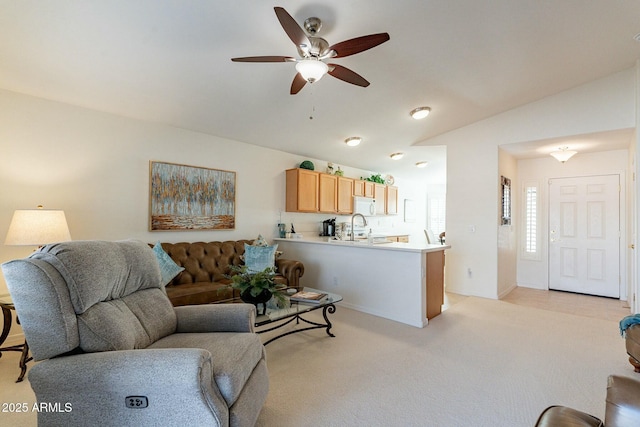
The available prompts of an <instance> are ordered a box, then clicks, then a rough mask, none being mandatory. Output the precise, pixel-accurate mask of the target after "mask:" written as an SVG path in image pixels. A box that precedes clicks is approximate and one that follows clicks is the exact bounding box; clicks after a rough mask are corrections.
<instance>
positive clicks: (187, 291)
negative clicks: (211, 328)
mask: <svg viewBox="0 0 640 427" xmlns="http://www.w3.org/2000/svg"><path fill="white" fill-rule="evenodd" d="M229 283H231V281H230V280H226V279H225V280H224V281H220V282H195V283H184V284H182V285H169V286H167V288H166V289H167V296H168V297H169V299H170V300H171V303H172V304H173V305H174V306H179V305H192V304H210V303H212V302H218V301H224V300H228V299H231V298H233V296H234V292H233V289H232V288H230V287H229V286H228V284H229Z"/></svg>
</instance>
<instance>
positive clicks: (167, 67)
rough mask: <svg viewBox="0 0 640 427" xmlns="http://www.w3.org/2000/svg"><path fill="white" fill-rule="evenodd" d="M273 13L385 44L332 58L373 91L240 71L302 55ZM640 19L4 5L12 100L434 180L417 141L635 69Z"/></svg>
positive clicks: (531, 11)
mask: <svg viewBox="0 0 640 427" xmlns="http://www.w3.org/2000/svg"><path fill="white" fill-rule="evenodd" d="M274 6H282V7H284V8H285V9H286V10H287V11H288V12H289V13H290V14H291V15H292V16H293V17H294V18H295V20H296V21H297V22H298V23H300V24H301V25H302V23H303V22H304V20H305V19H306V18H309V17H312V16H315V17H319V18H320V19H321V20H322V22H323V27H322V29H321V32H320V33H319V35H320V36H321V37H324V38H325V39H327V40H328V42H329V44H334V43H337V42H339V41H343V40H347V39H351V38H354V37H358V36H362V35H366V34H372V33H381V32H387V33H389V35H390V40H389V41H388V42H386V43H384V44H382V45H380V46H377V47H375V48H373V49H371V50H367V51H365V52H362V53H359V54H357V55H353V56H349V57H345V58H338V59H334V60H333V61H332V62H335V63H338V64H340V65H343V66H345V67H348V68H350V69H351V70H353V71H355V72H357V73H358V74H360V75H362V76H363V77H364V78H366V79H367V80H368V81H369V82H370V83H371V84H370V86H369V87H367V88H362V87H359V86H354V85H351V84H347V83H344V82H342V81H340V80H338V79H334V78H332V77H331V76H325V77H324V78H322V79H321V80H320V81H318V82H316V83H314V84H312V85H306V86H305V87H304V88H303V90H302V91H301V92H300V93H299V94H297V95H290V94H289V88H290V86H291V82H292V80H293V77H294V75H295V74H296V71H295V66H294V64H293V63H290V62H289V63H286V62H283V63H266V64H265V63H259V64H254V63H237V62H231V60H230V59H231V58H232V57H239V56H254V55H284V56H294V57H297V56H298V55H297V50H296V47H295V46H294V45H293V43H292V42H291V40H290V39H289V37H287V35H286V33H285V32H284V31H283V29H282V27H281V25H280V23H279V22H278V20H277V18H276V15H275V13H274V9H273V7H274ZM638 17H640V1H638V0H600V1H584V0H493V1H491V2H480V1H477V0H447V1H434V0H432V1H425V0H399V1H389V0H366V1H365V0H358V1H352V0H350V1H342V0H324V1H322V2H299V1H282V2H279V3H278V4H268V3H265V2H263V1H260V2H257V1H255V0H252V1H250V0H234V1H220V0H206V1H205V0H194V1H188V2H182V1H174V2H158V1H157V0H137V1H133V2H132V1H129V0H108V1H107V0H104V1H97V0H94V1H75V2H74V1H68V0H48V1H39V0H21V1H15V0H1V1H0V88H2V89H7V90H11V91H16V92H20V93H25V94H29V95H34V96H38V97H42V98H46V99H51V100H56V101H61V102H65V103H70V104H75V105H79V106H82V107H87V108H91V109H95V110H100V111H106V112H110V113H115V114H119V115H122V116H127V117H133V118H137V119H142V120H148V121H152V122H159V123H165V124H169V125H173V126H177V127H181V128H186V129H191V130H194V131H199V132H204V133H207V134H212V135H217V136H220V137H224V138H229V139H232V140H236V141H241V142H246V143H250V144H255V145H260V146H265V147H271V148H274V149H278V150H284V151H287V152H291V153H296V154H299V155H301V156H308V157H311V158H318V159H321V160H327V161H333V162H335V163H337V164H343V165H349V166H353V167H358V168H362V169H366V170H371V171H372V172H376V173H378V172H379V173H403V170H404V171H408V170H409V169H412V170H413V169H415V168H413V164H414V163H415V162H417V161H428V162H430V164H429V166H428V167H427V168H425V169H424V171H423V172H422V173H424V174H425V176H428V174H430V173H437V171H439V170H442V169H441V168H442V167H443V165H444V161H443V159H442V157H443V154H444V150H443V148H442V147H429V146H421V145H418V144H419V143H421V142H424V141H427V140H429V139H430V138H432V137H434V136H437V135H440V134H443V133H446V132H448V131H451V130H453V129H456V128H459V127H462V126H465V125H468V124H471V123H474V122H476V121H478V120H481V119H484V118H487V117H490V116H492V115H495V114H498V113H500V112H503V111H506V110H509V109H512V108H514V107H517V106H520V105H523V104H526V103H529V102H532V101H535V100H538V99H541V98H544V97H546V96H549V95H552V94H554V93H558V92H560V91H563V90H566V89H569V88H572V87H575V86H578V85H581V84H584V83H586V82H589V81H592V80H595V79H597V78H600V77H604V76H607V75H609V74H612V73H614V72H617V71H621V70H624V69H627V68H629V67H632V66H633V65H634V63H635V61H636V60H637V59H638V58H639V57H640V42H638V41H636V40H634V36H635V35H636V34H637V33H639V32H640V21H639V20H638ZM423 105H426V106H429V107H431V108H432V113H431V115H430V116H429V117H428V118H427V119H424V120H421V121H415V120H413V119H411V118H410V117H409V114H408V113H409V111H410V110H411V109H413V108H415V107H418V106H423ZM355 135H358V136H361V137H362V138H363V139H364V141H363V143H362V144H361V145H360V146H358V147H355V148H350V147H347V146H346V144H344V142H343V141H344V139H345V138H347V137H350V136H355ZM522 150H524V152H523V153H522V154H521V155H522V156H527V155H531V150H528V151H527V149H526V147H524V148H523V149H522ZM396 151H402V152H405V153H407V155H406V156H405V159H403V160H402V161H400V162H393V161H392V160H390V159H389V154H391V153H392V152H396ZM527 153H528V154H527ZM292 166H294V165H292Z"/></svg>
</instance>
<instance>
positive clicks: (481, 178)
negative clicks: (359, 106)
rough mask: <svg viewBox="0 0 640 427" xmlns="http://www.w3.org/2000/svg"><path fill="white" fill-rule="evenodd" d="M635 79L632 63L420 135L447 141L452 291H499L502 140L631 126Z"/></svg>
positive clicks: (489, 295)
mask: <svg viewBox="0 0 640 427" xmlns="http://www.w3.org/2000/svg"><path fill="white" fill-rule="evenodd" d="M635 82H636V73H635V69H633V68H632V69H629V70H625V71H622V72H619V73H616V74H613V75H611V76H607V77H604V78H602V79H599V80H596V81H593V82H591V83H588V84H585V85H582V86H578V87H576V88H574V89H571V90H568V91H565V92H561V93H559V94H556V95H554V96H550V97H548V98H544V99H541V100H539V101H537V102H533V103H531V104H527V105H524V106H522V107H519V108H516V109H513V110H510V111H507V112H505V113H502V114H499V115H496V116H493V117H491V118H489V119H486V120H483V121H481V122H477V123H474V124H472V125H469V126H466V127H463V128H460V129H456V130H454V131H452V132H449V133H446V134H443V135H440V136H438V137H435V138H432V139H430V140H428V141H424V142H422V144H424V145H446V146H447V244H450V245H451V246H452V248H451V250H449V251H448V252H447V262H446V267H445V268H446V275H447V289H448V290H449V291H453V292H459V293H462V294H467V295H478V296H483V297H487V298H497V297H498V278H497V271H496V266H497V258H498V256H497V252H498V249H497V248H498V243H497V235H498V230H497V227H498V224H497V221H496V217H497V215H498V212H497V206H498V204H497V203H496V171H498V170H499V167H498V153H497V151H498V148H497V147H498V146H500V145H502V144H510V143H515V142H524V141H537V140H542V139H547V138H556V137H560V136H570V135H571V136H573V135H581V134H586V133H591V132H602V131H608V130H615V129H629V128H634V127H636V95H635ZM472 230H475V231H472ZM469 269H471V274H469Z"/></svg>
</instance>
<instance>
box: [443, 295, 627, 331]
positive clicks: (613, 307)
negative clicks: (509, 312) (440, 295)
mask: <svg viewBox="0 0 640 427" xmlns="http://www.w3.org/2000/svg"><path fill="white" fill-rule="evenodd" d="M465 298H466V297H465V296H463V295H458V294H454V293H451V292H446V293H445V303H444V305H443V307H442V308H443V309H444V310H446V309H447V308H448V307H450V306H452V305H454V304H456V303H457V302H460V301H462V300H463V299H465ZM502 301H505V302H508V303H511V304H517V305H523V306H527V307H535V308H540V309H543V310H550V311H558V312H561V313H568V314H576V315H580V316H587V317H595V318H598V319H605V320H612V321H615V322H619V321H620V319H622V318H623V317H625V316H627V315H629V314H631V311H630V308H629V304H628V303H627V302H626V301H620V300H617V299H613V298H605V297H597V296H592V295H582V294H575V293H571V292H560V291H548V290H540V289H530V288H520V287H517V288H515V289H514V290H512V291H511V292H510V293H509V294H507V295H506V296H505V297H504V298H502Z"/></svg>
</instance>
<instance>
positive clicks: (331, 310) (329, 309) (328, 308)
mask: <svg viewBox="0 0 640 427" xmlns="http://www.w3.org/2000/svg"><path fill="white" fill-rule="evenodd" d="M335 312H336V306H335V305H333V304H329V305H327V306H325V307H324V308H323V309H322V317H324V321H325V322H326V324H327V335H329V336H330V337H335V335H333V334H332V333H331V327H332V326H333V325H332V324H331V322H330V321H329V317H328V316H327V313H330V314H333V313H335Z"/></svg>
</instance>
